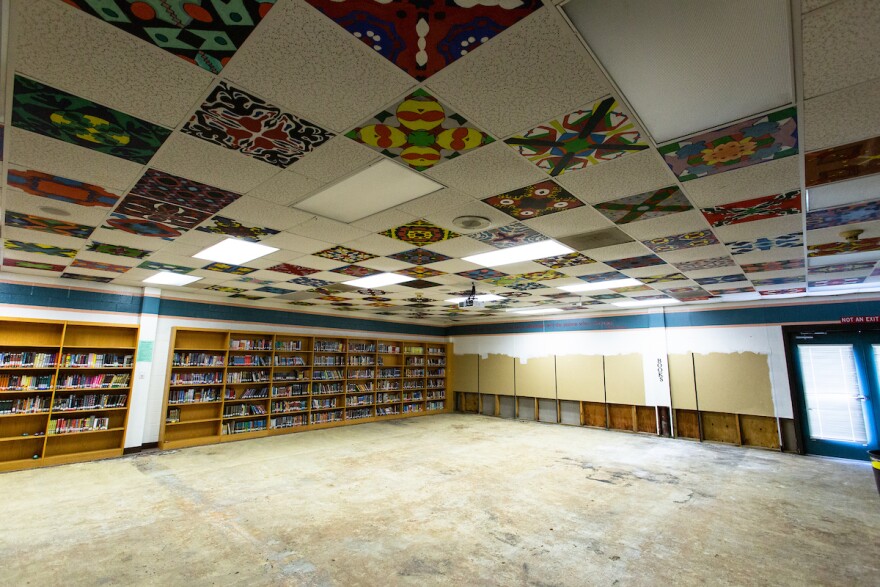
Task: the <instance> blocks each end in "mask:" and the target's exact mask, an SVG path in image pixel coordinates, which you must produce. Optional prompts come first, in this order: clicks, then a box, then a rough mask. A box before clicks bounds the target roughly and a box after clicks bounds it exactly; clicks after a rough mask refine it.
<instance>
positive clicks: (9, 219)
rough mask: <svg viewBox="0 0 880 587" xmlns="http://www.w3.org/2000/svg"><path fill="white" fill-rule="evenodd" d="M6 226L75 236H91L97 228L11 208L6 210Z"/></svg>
mask: <svg viewBox="0 0 880 587" xmlns="http://www.w3.org/2000/svg"><path fill="white" fill-rule="evenodd" d="M6 226H12V227H15V228H26V229H28V230H39V231H40V232H48V233H50V234H58V235H61V236H70V237H73V238H89V235H91V234H92V232H93V231H94V230H95V227H94V226H85V225H83V224H76V223H75V222H67V221H66V220H56V219H54V218H44V217H42V216H32V215H30V214H22V213H21V212H12V211H10V210H7V212H6Z"/></svg>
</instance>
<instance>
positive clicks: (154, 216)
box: [115, 194, 211, 230]
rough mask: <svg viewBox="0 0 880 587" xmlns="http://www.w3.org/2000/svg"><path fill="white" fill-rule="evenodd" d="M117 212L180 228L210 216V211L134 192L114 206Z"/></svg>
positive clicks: (199, 222) (188, 226)
mask: <svg viewBox="0 0 880 587" xmlns="http://www.w3.org/2000/svg"><path fill="white" fill-rule="evenodd" d="M115 212H116V213H117V214H124V215H126V216H130V217H133V218H143V219H145V220H154V221H156V222H162V223H164V224H169V225H171V226H174V227H175V228H180V229H182V230H190V229H192V228H195V227H196V226H198V225H199V224H201V223H202V222H204V221H205V220H207V219H208V218H210V217H211V213H210V212H205V211H201V210H194V209H192V208H184V207H182V206H178V205H177V204H167V203H165V202H157V201H156V200H151V199H150V198H145V197H143V196H139V195H136V194H128V195H127V196H125V197H124V198H123V199H122V201H121V202H120V203H119V206H117V207H116V210H115Z"/></svg>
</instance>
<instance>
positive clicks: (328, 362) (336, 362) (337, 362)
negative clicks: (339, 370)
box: [315, 355, 345, 367]
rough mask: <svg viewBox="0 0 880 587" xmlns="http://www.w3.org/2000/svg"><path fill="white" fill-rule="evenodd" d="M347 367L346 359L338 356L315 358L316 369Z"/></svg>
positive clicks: (319, 356)
mask: <svg viewBox="0 0 880 587" xmlns="http://www.w3.org/2000/svg"><path fill="white" fill-rule="evenodd" d="M341 365H345V357H340V356H337V355H318V356H316V357H315V366H316V367H336V366H341Z"/></svg>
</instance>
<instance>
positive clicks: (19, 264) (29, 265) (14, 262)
mask: <svg viewBox="0 0 880 587" xmlns="http://www.w3.org/2000/svg"><path fill="white" fill-rule="evenodd" d="M3 266H4V267H15V268H16V269H36V270H39V271H56V272H60V271H64V270H65V269H67V265H55V264H54V263H39V262H36V261H22V260H21V259H10V258H9V257H4V258H3Z"/></svg>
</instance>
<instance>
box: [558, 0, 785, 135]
mask: <svg viewBox="0 0 880 587" xmlns="http://www.w3.org/2000/svg"><path fill="white" fill-rule="evenodd" d="M564 10H565V12H566V14H567V15H568V17H569V18H570V19H571V20H572V23H573V24H574V26H575V28H576V29H578V31H579V32H580V33H581V35H582V36H583V37H584V39H585V40H586V42H587V45H589V46H590V48H591V49H592V50H593V52H594V53H595V54H596V56H597V58H598V59H599V61H600V62H601V63H602V65H603V66H604V67H605V70H606V71H607V72H608V73H609V75H610V76H611V77H612V78H613V79H614V81H615V82H616V83H617V86H618V87H619V88H620V90H621V91H622V92H623V94H624V95H625V96H626V97H627V99H628V100H629V102H630V104H631V105H632V107H633V108H634V109H635V111H636V112H638V114H639V117H640V119H641V121H642V123H643V124H644V125H645V126H646V127H647V130H648V132H650V133H651V135H652V136H653V137H654V140H656V141H657V142H658V143H659V142H665V141H668V140H671V139H674V138H678V137H683V136H686V135H689V134H693V133H695V132H697V131H700V130H704V129H708V128H711V127H714V126H718V125H721V124H725V123H729V122H732V121H734V120H737V119H740V118H745V117H746V116H750V115H753V114H756V113H758V112H763V111H766V110H770V109H772V108H776V107H778V106H781V105H784V104H788V103H790V102H791V101H792V99H793V95H794V92H793V88H792V82H791V80H792V75H791V55H790V49H789V47H790V33H789V30H790V25H789V23H788V16H787V15H788V2H786V1H784V0H740V1H739V2H705V1H704V0H678V1H677V2H676V4H675V8H674V9H670V6H669V5H668V4H667V3H663V2H654V1H652V0H618V1H617V2H603V1H601V0H579V1H577V2H570V3H568V4H566V5H565V7H564ZM624 24H625V28H626V34H627V36H628V37H630V38H632V39H638V42H637V43H630V44H624V45H621V37H620V31H621V26H622V25H624Z"/></svg>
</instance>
